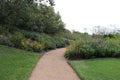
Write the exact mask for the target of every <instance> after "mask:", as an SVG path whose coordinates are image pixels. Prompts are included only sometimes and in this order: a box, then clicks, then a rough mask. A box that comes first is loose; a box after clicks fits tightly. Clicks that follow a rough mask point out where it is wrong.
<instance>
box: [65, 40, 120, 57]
mask: <svg viewBox="0 0 120 80" xmlns="http://www.w3.org/2000/svg"><path fill="white" fill-rule="evenodd" d="M65 57H66V58H68V59H82V58H83V59H88V58H101V57H120V42H119V40H118V39H110V38H107V39H97V40H95V39H89V40H78V41H75V42H73V43H72V44H71V45H70V46H69V47H68V48H67V51H66V54H65Z"/></svg>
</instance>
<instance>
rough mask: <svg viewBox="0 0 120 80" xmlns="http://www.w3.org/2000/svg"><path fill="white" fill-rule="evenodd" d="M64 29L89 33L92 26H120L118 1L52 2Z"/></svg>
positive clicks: (119, 2) (69, 0)
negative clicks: (64, 26) (63, 24)
mask: <svg viewBox="0 0 120 80" xmlns="http://www.w3.org/2000/svg"><path fill="white" fill-rule="evenodd" d="M54 1H55V4H56V6H55V10H56V11H59V12H60V15H61V17H62V20H63V22H64V23H65V24H66V28H67V29H69V30H73V29H74V30H77V31H80V32H84V31H85V28H87V31H88V32H90V31H91V29H92V28H93V26H98V25H100V26H109V25H116V26H117V27H118V26H120V0H54Z"/></svg>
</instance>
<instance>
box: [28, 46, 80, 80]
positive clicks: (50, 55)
mask: <svg viewBox="0 0 120 80" xmlns="http://www.w3.org/2000/svg"><path fill="white" fill-rule="evenodd" d="M65 50H66V49H65V48H61V49H56V50H51V51H49V52H47V53H46V54H45V55H44V56H43V57H42V58H41V59H40V60H39V61H38V63H37V65H36V67H35V69H34V70H33V72H32V74H31V76H30V78H29V80H80V79H79V78H78V76H77V75H76V73H75V72H74V71H73V69H72V68H71V67H70V66H69V65H68V64H67V61H66V59H65V58H64V53H65Z"/></svg>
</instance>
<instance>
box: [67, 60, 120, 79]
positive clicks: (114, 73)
mask: <svg viewBox="0 0 120 80" xmlns="http://www.w3.org/2000/svg"><path fill="white" fill-rule="evenodd" d="M69 64H70V65H71V66H72V67H73V69H74V70H75V71H76V72H77V74H78V76H79V77H80V78H81V79H82V80H120V71H119V70H120V59H116V58H105V59H89V60H78V61H77V60H74V61H69Z"/></svg>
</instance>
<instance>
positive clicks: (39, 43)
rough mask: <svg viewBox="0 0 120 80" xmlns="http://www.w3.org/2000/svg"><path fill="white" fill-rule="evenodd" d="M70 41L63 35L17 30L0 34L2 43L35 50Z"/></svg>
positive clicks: (58, 46)
mask: <svg viewBox="0 0 120 80" xmlns="http://www.w3.org/2000/svg"><path fill="white" fill-rule="evenodd" d="M68 43H69V41H68V40H67V39H65V38H63V37H57V36H55V35H47V34H44V33H42V34H38V33H36V32H27V31H16V32H13V33H6V34H0V44H2V45H7V46H11V47H16V48H20V49H25V50H28V51H35V52H40V51H43V50H50V49H55V48H61V47H65V46H67V45H69V44H68Z"/></svg>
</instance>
